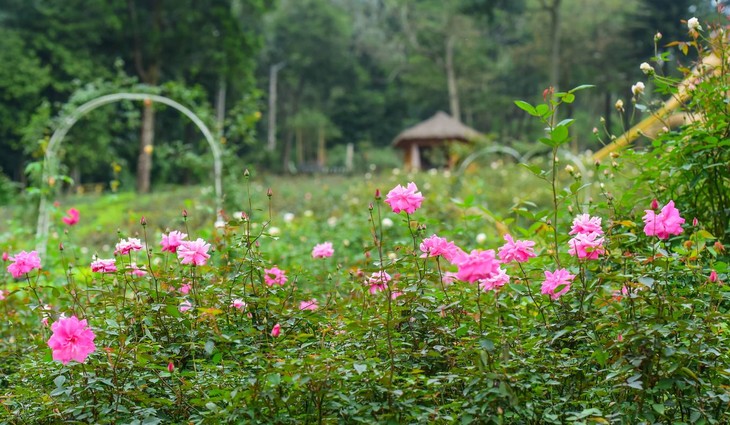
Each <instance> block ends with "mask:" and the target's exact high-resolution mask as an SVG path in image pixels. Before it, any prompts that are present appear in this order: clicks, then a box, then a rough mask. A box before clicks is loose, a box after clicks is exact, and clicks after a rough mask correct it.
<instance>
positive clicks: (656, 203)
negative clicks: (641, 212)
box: [651, 198, 659, 210]
mask: <svg viewBox="0 0 730 425" xmlns="http://www.w3.org/2000/svg"><path fill="white" fill-rule="evenodd" d="M657 208H659V201H657V200H656V198H654V199H652V200H651V209H653V210H655V209H657Z"/></svg>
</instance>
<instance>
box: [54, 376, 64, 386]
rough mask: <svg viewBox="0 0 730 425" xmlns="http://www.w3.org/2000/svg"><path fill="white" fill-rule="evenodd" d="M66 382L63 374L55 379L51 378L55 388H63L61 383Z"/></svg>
mask: <svg viewBox="0 0 730 425" xmlns="http://www.w3.org/2000/svg"><path fill="white" fill-rule="evenodd" d="M65 382H66V377H65V376H63V375H58V376H57V377H56V379H54V380H53V383H54V384H56V387H57V388H63V384H64V383H65Z"/></svg>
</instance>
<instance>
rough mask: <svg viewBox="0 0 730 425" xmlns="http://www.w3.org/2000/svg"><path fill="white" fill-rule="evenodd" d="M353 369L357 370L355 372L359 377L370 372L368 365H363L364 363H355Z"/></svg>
mask: <svg viewBox="0 0 730 425" xmlns="http://www.w3.org/2000/svg"><path fill="white" fill-rule="evenodd" d="M352 367H354V368H355V371H356V372H357V374H358V375H362V373H363V372H365V371H366V370H368V365H366V364H362V363H353V364H352Z"/></svg>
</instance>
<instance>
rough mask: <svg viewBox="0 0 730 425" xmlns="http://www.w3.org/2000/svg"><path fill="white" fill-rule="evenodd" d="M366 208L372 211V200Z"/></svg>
mask: <svg viewBox="0 0 730 425" xmlns="http://www.w3.org/2000/svg"><path fill="white" fill-rule="evenodd" d="M368 209H369V210H370V211H372V210H373V203H372V202H371V203H370V204H369V205H368Z"/></svg>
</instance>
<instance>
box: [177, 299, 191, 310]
mask: <svg viewBox="0 0 730 425" xmlns="http://www.w3.org/2000/svg"><path fill="white" fill-rule="evenodd" d="M191 308H193V305H192V304H191V303H190V301H188V300H185V301H183V302H181V303H180V305H179V306H178V308H177V309H178V310H180V313H185V312H186V311H188V310H190V309H191Z"/></svg>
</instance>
